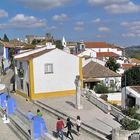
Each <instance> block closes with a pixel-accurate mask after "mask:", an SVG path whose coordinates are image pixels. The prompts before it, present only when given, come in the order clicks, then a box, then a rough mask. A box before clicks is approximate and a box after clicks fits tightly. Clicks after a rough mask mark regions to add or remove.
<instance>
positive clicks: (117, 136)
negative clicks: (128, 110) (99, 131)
mask: <svg viewBox="0 0 140 140" xmlns="http://www.w3.org/2000/svg"><path fill="white" fill-rule="evenodd" d="M139 132H140V129H138V130H135V131H128V130H122V129H120V128H117V129H113V130H112V140H128V137H132V135H133V134H137V133H139ZM130 140H139V137H138V135H135V139H130Z"/></svg>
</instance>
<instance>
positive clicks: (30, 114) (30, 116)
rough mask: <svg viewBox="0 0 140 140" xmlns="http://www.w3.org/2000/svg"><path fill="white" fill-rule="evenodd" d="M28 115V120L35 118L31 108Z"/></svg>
mask: <svg viewBox="0 0 140 140" xmlns="http://www.w3.org/2000/svg"><path fill="white" fill-rule="evenodd" d="M26 117H27V118H28V120H30V121H31V120H32V119H33V117H34V114H33V113H32V112H31V111H30V110H29V111H28V112H27V114H26Z"/></svg>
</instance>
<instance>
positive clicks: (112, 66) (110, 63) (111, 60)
mask: <svg viewBox="0 0 140 140" xmlns="http://www.w3.org/2000/svg"><path fill="white" fill-rule="evenodd" d="M105 66H106V67H108V68H109V69H110V70H113V71H115V72H116V71H117V70H118V69H119V68H120V64H119V63H117V62H116V59H115V58H113V57H109V59H108V60H107V62H106V64H105Z"/></svg>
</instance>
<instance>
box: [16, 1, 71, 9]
mask: <svg viewBox="0 0 140 140" xmlns="http://www.w3.org/2000/svg"><path fill="white" fill-rule="evenodd" d="M18 1H19V2H22V4H24V5H25V6H27V7H29V8H32V9H39V10H48V9H52V8H56V7H60V6H63V5H65V4H67V3H68V2H69V1H71V0H18Z"/></svg>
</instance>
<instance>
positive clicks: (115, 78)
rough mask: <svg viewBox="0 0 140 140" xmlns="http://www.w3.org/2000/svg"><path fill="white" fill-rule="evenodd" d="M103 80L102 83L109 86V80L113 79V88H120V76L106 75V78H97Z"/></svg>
mask: <svg viewBox="0 0 140 140" xmlns="http://www.w3.org/2000/svg"><path fill="white" fill-rule="evenodd" d="M98 79H100V80H102V81H103V83H104V84H105V85H106V86H107V87H110V81H111V80H114V83H115V82H116V88H115V90H116V91H117V90H119V91H120V90H121V89H120V88H121V77H108V78H98Z"/></svg>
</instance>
